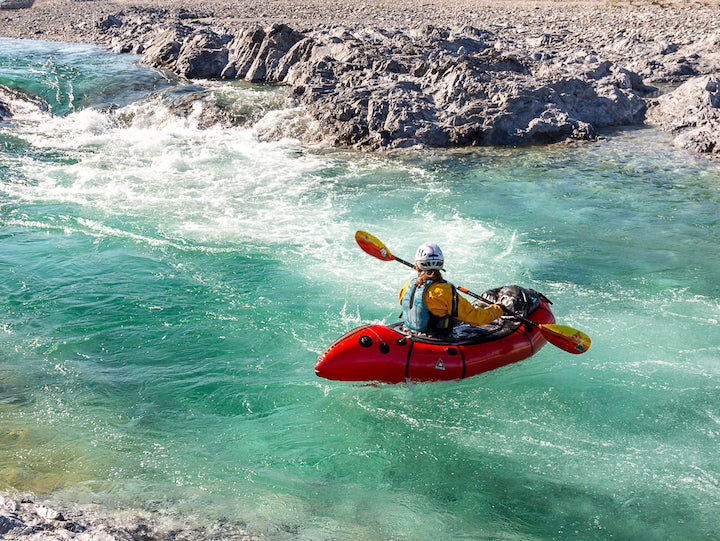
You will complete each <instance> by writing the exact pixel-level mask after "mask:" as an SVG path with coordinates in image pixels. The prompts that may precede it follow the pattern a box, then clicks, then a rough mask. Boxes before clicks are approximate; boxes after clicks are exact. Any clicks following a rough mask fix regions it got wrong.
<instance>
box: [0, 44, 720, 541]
mask: <svg viewBox="0 0 720 541" xmlns="http://www.w3.org/2000/svg"><path fill="white" fill-rule="evenodd" d="M136 60H137V58H135V57H125V56H116V55H111V54H109V53H105V52H104V51H103V50H101V49H98V48H94V47H87V46H77V45H58V44H49V43H43V42H31V41H24V42H20V41H12V40H4V39H0V84H4V85H6V86H13V87H16V88H23V89H25V90H27V91H30V92H32V93H35V94H38V95H40V96H41V97H42V98H43V99H44V101H46V102H47V103H48V105H49V107H50V110H51V111H43V110H42V108H39V107H37V106H36V105H34V104H32V103H31V102H24V101H21V102H19V103H16V104H15V108H16V113H17V114H16V116H15V118H14V119H13V122H10V123H5V124H0V243H1V244H0V490H5V491H23V490H32V491H35V492H37V493H40V494H48V495H52V496H53V497H56V498H59V499H64V500H68V501H77V502H100V503H102V504H103V505H106V506H107V507H109V508H110V509H117V510H121V509H124V508H128V507H129V508H135V507H141V508H144V509H149V510H160V511H163V512H166V513H170V514H178V515H181V516H183V517H184V518H185V519H186V520H187V521H193V520H197V521H210V522H212V521H217V522H218V523H220V522H228V521H229V522H234V523H238V524H246V525H247V527H248V528H251V529H253V530H255V531H260V532H262V533H264V534H265V535H266V536H267V537H268V538H270V539H348V540H350V539H352V540H354V539H358V540H359V539H398V540H404V539H407V540H422V539H427V540H430V539H468V540H470V539H513V540H540V539H610V538H613V539H644V540H647V539H650V540H653V539H657V540H665V539H683V540H688V539H713V538H716V536H717V532H716V529H717V509H718V506H720V462H718V459H717V449H718V444H719V443H720V363H719V362H718V361H720V330H718V329H719V327H718V320H719V319H720V283H719V281H718V278H717V277H718V275H719V273H720V253H719V250H718V247H717V238H718V237H719V236H720V222H719V216H720V212H719V210H720V164H718V163H717V162H713V161H710V160H708V159H705V158H698V157H694V156H692V155H690V154H688V153H686V152H683V151H680V150H677V149H674V148H673V147H672V146H671V144H670V138H669V136H667V135H664V134H661V133H659V132H656V131H653V130H644V129H643V130H629V131H625V132H621V133H610V134H607V137H606V138H604V139H602V140H600V141H598V142H596V143H591V144H583V145H578V146H574V145H570V146H562V145H558V146H552V147H543V148H540V147H538V148H535V147H532V148H517V149H516V148H503V149H473V150H455V151H413V152H407V153H402V154H392V155H382V154H362V153H356V152H350V151H340V150H333V149H330V148H324V147H312V148H311V147H306V146H302V145H301V144H299V143H298V142H297V140H295V139H293V138H290V137H288V138H284V139H281V140H279V141H275V142H267V141H264V140H263V138H262V137H260V136H259V135H258V134H260V133H266V132H268V131H272V130H273V129H279V128H281V127H283V126H286V125H287V124H297V125H299V126H303V125H305V126H307V125H309V124H311V123H308V122H307V120H305V119H303V118H302V114H301V112H299V111H281V112H272V111H271V112H269V113H267V114H265V113H266V112H267V111H268V110H271V109H273V107H275V106H277V105H278V104H282V103H283V99H284V94H283V92H284V91H283V89H266V88H254V87H248V86H246V85H245V86H244V85H239V84H232V83H223V84H219V83H213V84H207V85H205V86H206V87H207V88H209V94H210V95H211V96H214V97H215V99H218V100H221V101H224V102H231V103H232V104H233V106H234V107H236V108H237V109H238V110H243V111H250V112H252V111H260V113H261V114H260V115H259V116H260V117H261V119H260V120H259V121H258V122H257V123H255V124H254V125H253V126H249V127H246V128H227V127H221V126H210V127H209V128H206V129H199V128H198V126H199V121H198V118H197V115H196V114H195V112H191V113H190V114H188V115H186V116H178V115H173V114H171V112H170V110H169V109H168V108H167V106H166V104H167V103H168V102H169V101H172V98H168V96H174V95H182V94H183V93H185V92H190V91H195V90H197V87H184V86H183V85H182V83H179V82H177V81H174V80H173V79H172V78H170V77H167V76H165V75H163V74H160V73H157V72H154V71H150V70H146V69H144V68H141V67H138V66H137V65H135V64H134V62H135V61H136ZM51 112H52V113H53V114H51ZM356 229H364V230H367V231H370V232H371V233H373V234H374V235H376V236H377V237H379V238H380V239H381V240H383V241H384V242H385V243H386V244H387V245H388V246H389V247H390V248H391V250H392V251H393V253H395V254H396V255H398V256H400V257H405V258H410V257H412V254H413V253H414V250H415V248H416V246H417V245H418V244H420V243H421V242H424V241H425V240H433V241H435V242H438V243H439V244H440V245H441V246H442V248H443V251H444V252H445V255H446V259H447V262H448V264H447V268H448V272H447V276H448V278H449V279H451V280H453V281H454V282H456V283H458V284H461V285H464V286H465V287H468V288H470V289H473V290H477V291H482V290H484V289H488V288H490V287H496V286H499V285H504V284H511V283H518V284H521V285H524V286H527V287H532V288H534V289H537V290H539V291H542V292H544V293H545V294H546V295H547V296H548V297H550V298H551V300H553V301H554V303H555V304H554V309H555V314H556V317H557V319H558V322H560V323H563V324H567V325H571V326H574V327H577V328H579V329H581V330H583V331H585V332H586V333H588V334H589V335H590V336H591V337H592V338H593V347H592V349H591V350H590V351H589V352H588V353H586V354H584V355H577V356H574V355H569V354H567V353H564V352H562V351H561V350H559V349H557V348H554V347H553V346H547V347H545V348H544V349H543V350H542V351H541V352H540V353H539V354H537V355H536V356H534V357H533V358H531V359H529V360H527V361H524V362H522V363H519V364H516V365H512V366H509V367H506V368H503V369H500V370H497V371H495V372H490V373H488V374H484V375H481V376H477V377H474V378H470V379H468V380H464V381H460V382H447V383H439V384H415V385H395V386H391V385H380V386H364V385H357V384H347V383H339V382H330V381H326V380H321V379H318V378H317V377H316V376H315V374H314V372H313V366H314V363H315V361H316V359H317V357H318V355H319V354H320V353H321V352H322V351H323V349H324V348H325V347H326V346H327V345H328V344H329V343H331V342H332V341H333V340H334V339H335V338H337V337H338V336H339V335H340V334H341V333H343V332H345V331H347V330H349V329H351V328H353V327H354V326H357V325H359V324H363V323H367V322H375V321H381V322H387V323H390V322H394V321H396V318H397V314H398V311H399V310H398V306H397V290H398V289H399V287H400V285H401V284H402V283H403V282H404V280H406V279H407V277H408V274H407V269H406V268H404V267H403V266H402V265H398V264H395V263H384V262H381V261H378V260H374V259H372V258H371V257H369V256H368V255H366V254H365V253H363V252H362V251H360V250H359V249H358V248H357V246H356V245H355V243H354V240H353V234H354V232H355V230H356Z"/></svg>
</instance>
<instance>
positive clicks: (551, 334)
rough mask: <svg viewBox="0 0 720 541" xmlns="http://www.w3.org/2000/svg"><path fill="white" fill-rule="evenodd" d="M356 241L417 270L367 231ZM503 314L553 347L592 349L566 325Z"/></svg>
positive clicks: (373, 253) (580, 334)
mask: <svg viewBox="0 0 720 541" xmlns="http://www.w3.org/2000/svg"><path fill="white" fill-rule="evenodd" d="M355 241H356V242H357V243H358V246H360V248H362V250H363V251H364V252H366V253H368V254H370V255H371V256H373V257H376V258H377V259H380V260H382V261H398V262H400V263H402V264H403V265H406V266H408V267H410V268H413V269H414V268H415V265H413V264H412V263H410V262H409V261H405V260H404V259H400V258H399V257H397V256H394V255H393V254H391V253H390V250H388V248H387V246H385V245H384V244H383V243H382V241H381V240H380V239H378V238H377V237H374V236H373V235H371V234H370V233H366V232H365V231H356V232H355ZM457 290H458V291H460V292H462V293H465V294H466V295H470V296H471V297H474V298H476V299H478V300H479V301H481V302H484V303H486V304H492V303H491V302H489V301H487V300H485V299H483V298H482V297H481V296H480V295H478V294H477V293H473V292H472V291H469V290H467V289H465V288H464V287H458V288H457ZM501 306H502V305H501ZM503 312H505V313H506V314H507V315H509V316H512V317H514V318H515V319H518V320H519V321H522V322H523V323H527V324H528V325H532V326H533V327H537V329H538V330H539V331H540V333H541V334H542V335H543V336H544V337H545V339H546V340H547V341H548V342H550V343H551V344H552V345H553V346H556V347H559V348H560V349H562V350H563V351H567V352H568V353H575V354H578V353H585V352H586V351H587V350H588V349H590V344H591V340H590V337H589V336H588V335H587V334H585V333H584V332H582V331H579V330H577V329H573V328H572V327H568V326H566V325H555V324H548V325H543V324H541V323H536V322H534V321H532V320H531V319H527V318H526V317H523V316H521V315H520V314H517V313H515V312H513V311H512V310H509V309H508V308H505V307H504V306H503Z"/></svg>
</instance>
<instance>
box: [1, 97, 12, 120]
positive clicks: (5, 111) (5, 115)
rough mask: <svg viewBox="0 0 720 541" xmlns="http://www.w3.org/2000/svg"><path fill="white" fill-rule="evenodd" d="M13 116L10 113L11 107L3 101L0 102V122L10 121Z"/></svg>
mask: <svg viewBox="0 0 720 541" xmlns="http://www.w3.org/2000/svg"><path fill="white" fill-rule="evenodd" d="M11 116H12V113H11V112H10V106H8V105H6V104H5V103H3V101H2V100H0V122H1V121H3V120H8V119H9V118H10V117H11Z"/></svg>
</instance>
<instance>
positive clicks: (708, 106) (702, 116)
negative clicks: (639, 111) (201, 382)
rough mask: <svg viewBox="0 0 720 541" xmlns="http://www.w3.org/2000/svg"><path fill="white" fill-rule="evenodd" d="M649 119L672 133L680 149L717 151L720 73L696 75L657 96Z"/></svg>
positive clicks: (719, 151) (719, 148) (718, 143)
mask: <svg viewBox="0 0 720 541" xmlns="http://www.w3.org/2000/svg"><path fill="white" fill-rule="evenodd" d="M648 122H650V123H652V124H656V125H658V126H660V127H661V128H662V129H663V130H666V131H669V132H670V133H673V134H675V135H676V137H675V144H676V145H678V146H680V147H682V148H686V149H688V150H693V151H695V152H701V153H715V154H720V73H718V74H715V75H706V76H703V77H695V78H693V79H690V80H689V81H687V82H685V83H683V84H682V85H680V86H679V87H678V88H677V89H676V90H675V91H673V92H671V93H669V94H665V95H664V96H661V97H659V98H658V99H657V100H655V101H654V103H653V105H652V107H651V109H650V111H649V113H648Z"/></svg>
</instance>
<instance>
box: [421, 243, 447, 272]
mask: <svg viewBox="0 0 720 541" xmlns="http://www.w3.org/2000/svg"><path fill="white" fill-rule="evenodd" d="M444 263H445V258H444V257H443V253H442V250H441V249H440V246H438V245H437V244H433V243H432V242H426V243H425V244H423V245H422V246H420V248H418V249H417V252H415V265H417V268H418V269H420V270H432V269H439V270H442V268H443V264H444Z"/></svg>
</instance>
